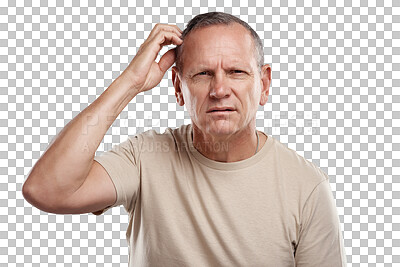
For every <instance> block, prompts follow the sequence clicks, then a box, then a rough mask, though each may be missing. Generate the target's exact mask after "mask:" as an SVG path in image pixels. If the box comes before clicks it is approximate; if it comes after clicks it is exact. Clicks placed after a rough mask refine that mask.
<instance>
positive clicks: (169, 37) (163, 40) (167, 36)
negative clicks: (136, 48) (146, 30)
mask: <svg viewBox="0 0 400 267" xmlns="http://www.w3.org/2000/svg"><path fill="white" fill-rule="evenodd" d="M182 43H183V41H182V39H181V38H180V37H178V35H177V34H176V33H173V32H160V34H158V35H157V36H156V37H154V40H153V41H152V42H151V44H152V46H153V49H157V53H158V52H160V50H161V48H162V47H163V46H165V45H170V44H174V45H181V44H182Z"/></svg>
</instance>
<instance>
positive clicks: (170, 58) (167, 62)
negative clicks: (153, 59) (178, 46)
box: [158, 48, 176, 75]
mask: <svg viewBox="0 0 400 267" xmlns="http://www.w3.org/2000/svg"><path fill="white" fill-rule="evenodd" d="M175 57H176V56H175V48H174V49H170V50H168V51H167V53H165V54H164V55H163V56H162V57H161V58H160V61H159V62H158V67H159V68H160V71H161V72H162V74H163V75H164V73H165V72H166V71H167V70H168V69H169V68H170V67H171V66H172V64H174V62H175Z"/></svg>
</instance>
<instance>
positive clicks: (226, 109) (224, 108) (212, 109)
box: [207, 107, 235, 113]
mask: <svg viewBox="0 0 400 267" xmlns="http://www.w3.org/2000/svg"><path fill="white" fill-rule="evenodd" d="M223 111H226V112H229V111H235V108H233V107H213V108H210V109H209V110H208V111H207V113H210V112H223Z"/></svg>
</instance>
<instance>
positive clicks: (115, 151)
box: [92, 135, 140, 215]
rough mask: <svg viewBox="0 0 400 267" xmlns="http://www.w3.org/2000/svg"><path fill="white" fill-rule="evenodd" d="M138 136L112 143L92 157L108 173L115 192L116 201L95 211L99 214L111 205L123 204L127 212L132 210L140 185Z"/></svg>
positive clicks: (95, 213)
mask: <svg viewBox="0 0 400 267" xmlns="http://www.w3.org/2000/svg"><path fill="white" fill-rule="evenodd" d="M139 147H140V137H139V136H137V135H136V136H131V137H129V138H128V139H127V140H126V141H124V142H122V143H120V144H118V145H114V146H113V147H112V149H111V150H109V151H106V152H104V153H102V154H100V155H98V156H95V157H94V160H95V161H97V162H98V163H100V164H101V165H102V166H103V167H104V169H105V170H106V171H107V173H108V174H109V175H110V177H111V180H112V182H113V184H114V187H115V190H116V192H117V200H116V202H115V203H114V204H113V205H111V206H108V207H106V208H104V209H103V210H99V211H96V212H92V213H93V214H94V215H100V214H103V213H104V212H106V211H107V210H108V209H110V208H112V207H117V206H120V205H123V206H124V208H125V210H126V211H127V212H128V213H131V212H133V209H134V205H135V202H136V197H137V194H138V190H139V185H140V176H139V161H140V149H139Z"/></svg>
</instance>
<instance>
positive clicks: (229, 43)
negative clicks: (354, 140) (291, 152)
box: [172, 23, 271, 162]
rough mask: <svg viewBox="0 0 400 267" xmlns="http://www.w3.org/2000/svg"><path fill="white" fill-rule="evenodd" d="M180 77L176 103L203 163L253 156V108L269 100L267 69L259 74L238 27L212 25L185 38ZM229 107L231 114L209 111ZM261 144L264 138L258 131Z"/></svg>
mask: <svg viewBox="0 0 400 267" xmlns="http://www.w3.org/2000/svg"><path fill="white" fill-rule="evenodd" d="M182 63H183V68H182V70H181V73H179V71H178V69H177V68H176V67H175V66H174V67H173V68H172V80H173V84H174V87H175V95H176V99H177V103H178V104H179V105H181V106H183V105H185V106H186V108H187V110H188V112H189V114H190V117H191V120H192V125H193V136H192V137H193V144H194V146H195V148H196V149H197V150H198V151H199V152H200V153H201V154H203V155H204V156H206V157H207V158H210V159H213V160H216V161H220V162H235V161H240V160H244V159H247V158H249V157H251V156H253V155H254V153H255V150H256V147H257V136H256V134H255V120H256V113H257V109H258V105H265V104H266V102H267V101H268V95H269V87H270V84H271V67H270V66H269V65H268V64H266V65H264V66H263V67H262V68H261V71H260V70H259V68H258V66H257V61H256V56H255V51H254V45H253V42H252V37H251V35H250V33H249V32H248V31H247V29H246V28H244V27H243V26H242V25H240V24H237V23H233V24H230V25H213V26H208V27H205V28H201V29H196V30H194V31H193V32H191V33H190V34H189V35H188V36H186V38H185V40H184V49H183V61H182ZM215 107H230V108H233V109H234V111H231V112H208V111H209V110H210V109H212V108H215ZM259 137H260V145H259V148H258V151H259V150H260V149H261V148H262V146H263V145H264V143H265V141H266V139H267V136H266V135H264V134H262V133H261V132H259Z"/></svg>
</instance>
